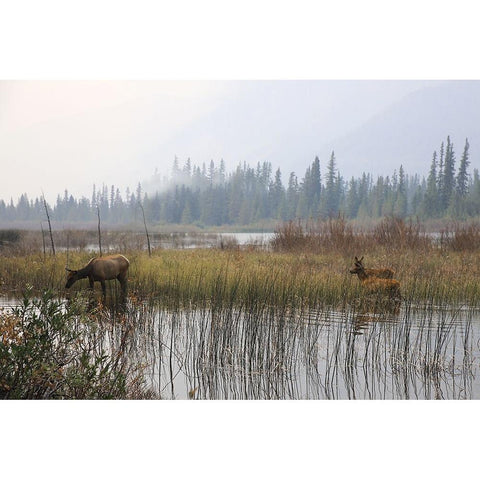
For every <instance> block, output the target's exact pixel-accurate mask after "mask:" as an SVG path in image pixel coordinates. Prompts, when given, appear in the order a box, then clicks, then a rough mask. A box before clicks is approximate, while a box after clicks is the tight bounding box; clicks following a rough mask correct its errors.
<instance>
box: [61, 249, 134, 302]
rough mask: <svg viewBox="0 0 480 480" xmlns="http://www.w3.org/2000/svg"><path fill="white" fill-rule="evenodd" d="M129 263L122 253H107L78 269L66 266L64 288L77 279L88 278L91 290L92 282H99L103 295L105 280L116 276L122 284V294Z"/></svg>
mask: <svg viewBox="0 0 480 480" xmlns="http://www.w3.org/2000/svg"><path fill="white" fill-rule="evenodd" d="M129 265H130V262H129V261H128V259H127V258H125V257H124V256H123V255H109V256H107V257H99V258H92V259H91V260H90V261H89V262H88V263H87V264H86V265H85V266H84V267H83V268H81V269H80V270H70V269H69V268H66V270H67V272H68V275H67V283H66V285H65V288H70V287H71V286H72V285H73V284H74V283H75V282H76V281H77V280H81V279H82V278H88V281H89V283H90V288H91V289H92V290H93V287H94V282H100V283H101V285H102V291H103V296H105V295H106V286H105V281H106V280H114V279H115V278H116V279H117V280H118V281H119V282H120V285H121V286H122V292H123V294H126V293H127V273H128V267H129Z"/></svg>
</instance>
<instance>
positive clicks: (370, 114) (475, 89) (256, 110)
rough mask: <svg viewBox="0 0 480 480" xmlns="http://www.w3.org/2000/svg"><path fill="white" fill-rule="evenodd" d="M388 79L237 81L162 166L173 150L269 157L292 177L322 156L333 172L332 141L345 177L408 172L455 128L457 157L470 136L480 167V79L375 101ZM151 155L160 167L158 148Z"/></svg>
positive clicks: (425, 165) (205, 156)
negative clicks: (386, 101) (384, 102)
mask: <svg viewBox="0 0 480 480" xmlns="http://www.w3.org/2000/svg"><path fill="white" fill-rule="evenodd" d="M386 83H388V82H378V83H376V82H368V83H362V82H357V83H356V90H354V89H352V92H354V91H355V92H356V93H352V92H350V91H349V90H348V89H351V84H349V82H348V81H336V82H331V84H328V82H327V83H326V84H325V83H324V84H323V85H322V82H312V81H300V82H288V81H277V82H275V81H272V82H247V83H246V84H239V85H238V86H237V88H236V90H235V91H234V92H231V94H230V95H228V96H227V97H225V98H224V100H223V101H222V102H219V103H218V104H217V105H216V106H215V107H214V108H212V109H211V110H210V111H209V112H208V114H207V115H204V116H202V117H200V118H196V119H192V121H191V122H189V123H188V124H187V125H185V126H184V127H183V128H182V129H180V130H179V131H177V132H176V133H175V135H173V136H172V137H170V138H169V139H168V141H166V142H163V143H162V144H161V145H158V150H157V152H156V153H157V156H156V158H157V159H158V158H162V159H163V160H164V161H163V164H164V165H165V164H170V165H171V163H170V162H171V161H173V158H174V156H175V155H176V156H178V158H179V162H180V164H182V163H183V162H185V161H186V159H187V158H188V157H190V158H191V160H192V162H193V163H195V164H200V165H201V164H202V163H203V162H205V163H207V164H208V162H210V160H214V161H215V163H217V162H219V161H220V159H221V158H223V159H224V160H225V162H226V165H227V169H228V170H231V169H233V168H235V166H236V165H238V164H239V163H243V162H244V161H245V162H247V163H249V164H251V165H255V164H256V163H257V162H263V161H268V162H270V163H271V164H272V166H273V168H274V169H276V168H277V167H280V168H281V171H282V174H283V175H282V178H283V181H284V182H285V181H286V180H287V178H288V174H289V173H290V172H291V171H294V172H295V173H296V174H297V175H298V176H299V177H300V176H301V175H302V174H303V172H304V171H305V169H306V168H307V167H308V165H309V164H310V163H311V162H312V160H313V159H314V158H315V156H317V155H318V157H319V159H320V162H321V165H322V173H323V172H325V168H326V165H327V162H328V160H329V158H330V154H331V152H332V150H334V151H335V155H336V159H337V166H338V168H339V170H340V172H341V173H342V175H343V176H344V177H345V178H347V179H348V178H350V177H351V176H359V175H361V174H362V173H363V172H364V171H365V172H368V173H371V174H373V175H374V176H376V175H378V174H383V175H390V174H391V173H392V172H393V170H395V169H396V170H398V168H399V166H400V165H401V164H403V167H404V169H405V171H406V172H407V173H409V174H414V173H419V174H421V175H426V174H427V173H428V169H429V166H430V161H431V158H432V153H433V151H434V150H438V148H439V146H440V143H441V142H442V141H444V140H445V139H446V137H447V135H450V138H451V140H452V142H453V143H454V149H455V152H456V154H457V157H459V156H460V154H461V151H462V149H463V146H464V143H465V138H466V137H468V139H469V142H470V145H471V162H472V166H471V168H472V170H473V168H475V167H479V166H480V165H479V163H480V162H478V161H477V157H476V152H478V151H479V145H480V109H477V105H479V104H480V82H478V81H441V82H438V83H436V82H432V83H431V86H426V87H423V88H419V89H416V90H413V91H412V92H411V93H407V94H404V95H397V96H396V97H394V96H393V95H391V97H392V98H396V100H394V101H393V103H390V104H389V106H387V107H386V108H383V110H378V109H377V110H375V108H374V106H373V105H370V104H369V101H370V99H373V98H374V97H375V96H376V91H375V88H376V87H377V88H378V95H380V96H381V95H383V96H386V95H387V92H388V88H386V87H385V84H386ZM392 84H393V82H392ZM299 85H300V86H299ZM358 85H360V86H358ZM325 86H327V88H325ZM330 86H331V88H332V90H331V93H330V94H329V88H330ZM391 86H392V85H390V87H391ZM334 89H337V90H334ZM338 89H341V90H342V91H343V93H344V95H337V94H338ZM347 93H348V94H347ZM167 159H171V160H168V161H167V162H165V160H167ZM150 161H151V162H153V163H152V170H153V169H154V167H155V166H156V165H155V162H156V160H155V156H154V157H153V158H151V159H150Z"/></svg>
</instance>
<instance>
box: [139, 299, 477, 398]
mask: <svg viewBox="0 0 480 480" xmlns="http://www.w3.org/2000/svg"><path fill="white" fill-rule="evenodd" d="M137 313H138V312H137ZM140 316H141V315H140ZM140 316H139V317H140ZM139 317H138V318H139ZM147 317H149V319H148V320H147V321H146V322H145V323H143V326H142V327H139V332H138V334H137V336H136V339H135V345H136V347H135V348H133V349H132V350H131V352H130V355H132V358H136V360H137V361H138V362H142V363H145V364H146V365H148V367H147V369H146V371H145V374H146V379H147V383H148V385H149V388H150V389H152V390H153V391H154V392H155V394H156V395H157V396H159V397H160V398H163V399H188V398H195V399H249V400H252V399H472V398H476V399H478V398H480V384H479V382H478V381H476V375H477V366H478V360H479V358H480V356H479V353H480V352H479V346H478V343H479V338H480V315H479V313H478V312H477V313H473V312H465V311H453V310H452V311H451V310H448V309H444V310H440V311H429V312H425V311H417V312H413V311H412V310H411V309H409V310H408V311H407V310H406V309H403V308H400V310H399V311H398V312H396V313H394V314H378V313H377V314H368V313H365V312H364V313H358V312H354V311H346V312H335V311H304V312H283V313H278V312H275V311H273V310H268V309H267V310H265V309H262V310H261V311H259V312H248V313H247V312H240V311H230V312H214V311H209V310H206V311H200V310H193V311H180V312H176V313H169V312H166V311H162V310H157V311H155V312H150V313H147V314H146V315H145V316H144V317H143V318H147ZM139 323H142V322H141V320H140V321H139Z"/></svg>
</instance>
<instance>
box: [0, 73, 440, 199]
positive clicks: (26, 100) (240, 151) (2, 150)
mask: <svg viewBox="0 0 480 480" xmlns="http://www.w3.org/2000/svg"><path fill="white" fill-rule="evenodd" d="M430 83H431V82H426V81H367V80H363V81H353V80H344V81H333V80H329V81H327V80H325V81H314V80H311V81H308V80H307V81H177V82H175V81H147V80H145V81H119V80H116V81H34V80H30V81H0V146H1V147H0V158H1V166H2V176H1V180H0V198H3V199H4V200H6V201H8V200H10V197H13V199H14V201H16V200H17V198H18V196H19V195H20V194H22V193H24V192H26V193H27V194H28V195H29V197H30V198H35V197H36V196H40V195H41V192H42V190H43V192H44V193H45V196H46V197H47V199H48V200H54V199H55V197H56V195H57V194H63V191H64V190H65V189H68V191H69V192H70V193H73V194H74V195H85V196H87V197H89V196H90V194H91V189H92V184H93V183H95V184H97V185H101V184H102V183H105V184H107V185H111V184H114V185H115V186H117V187H119V188H120V189H121V191H122V192H123V191H124V189H125V187H126V186H129V187H131V188H132V187H133V188H134V187H135V186H136V184H137V182H139V181H140V182H142V181H144V180H146V179H148V178H149V177H150V176H151V175H152V174H153V172H154V170H155V169H156V168H158V170H159V171H160V172H161V173H164V174H168V173H169V170H170V167H171V165H172V162H173V158H174V156H175V155H176V156H177V157H178V158H179V161H180V164H182V163H183V162H184V161H185V160H186V159H187V158H188V157H190V158H191V160H192V162H193V163H195V164H198V165H201V164H202V163H203V162H206V163H207V162H209V161H210V160H211V159H213V160H214V161H215V162H219V161H220V159H222V158H223V159H224V161H225V163H226V165H227V169H232V168H234V167H235V166H236V165H237V164H238V163H239V162H243V161H246V162H247V163H250V164H251V165H255V164H256V163H257V162H258V161H260V162H262V161H264V160H268V161H271V162H272V164H273V167H274V168H276V167H280V168H281V169H282V173H283V180H284V182H285V181H286V179H287V178H288V177H287V175H288V173H289V172H290V171H295V172H296V173H297V175H299V176H300V177H301V176H302V175H303V174H304V172H305V169H306V167H307V166H308V165H309V164H310V163H311V162H312V161H313V158H314V156H315V155H316V154H317V153H318V152H317V151H315V150H316V145H317V143H318V149H320V148H321V147H322V146H323V145H325V144H327V143H329V142H330V143H331V142H332V141H334V139H336V138H339V137H342V136H344V135H345V134H347V133H348V132H349V131H351V130H353V129H355V128H357V127H358V126H360V125H361V124H363V123H364V122H365V121H367V120H368V119H369V118H371V117H372V116H374V115H375V114H377V113H379V112H381V111H382V110H384V109H385V108H387V107H388V106H389V105H391V104H393V103H395V102H398V101H399V100H400V99H401V98H402V97H404V96H405V95H407V94H408V93H410V92H412V91H415V90H418V89H420V88H422V87H424V86H426V85H428V84H430ZM307 140H308V141H307ZM439 140H440V139H439ZM305 144H308V145H309V147H308V149H307V150H306V149H305V148H302V145H305ZM312 145H313V147H312ZM279 152H280V153H279ZM327 160H328V159H323V158H322V159H321V161H324V162H326V161H327ZM338 163H339V167H340V168H341V158H339V159H338ZM372 173H375V172H372Z"/></svg>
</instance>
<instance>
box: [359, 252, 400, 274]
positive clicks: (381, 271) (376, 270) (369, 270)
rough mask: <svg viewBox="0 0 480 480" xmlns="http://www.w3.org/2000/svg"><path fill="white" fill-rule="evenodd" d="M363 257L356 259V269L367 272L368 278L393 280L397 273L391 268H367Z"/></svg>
mask: <svg viewBox="0 0 480 480" xmlns="http://www.w3.org/2000/svg"><path fill="white" fill-rule="evenodd" d="M362 262H363V257H362V258H360V259H358V258H357V257H355V268H358V269H362V268H363V270H364V271H365V273H366V274H367V276H369V277H376V278H393V275H394V274H395V272H394V271H393V270H392V269H391V268H365V267H364V266H363V263H362Z"/></svg>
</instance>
